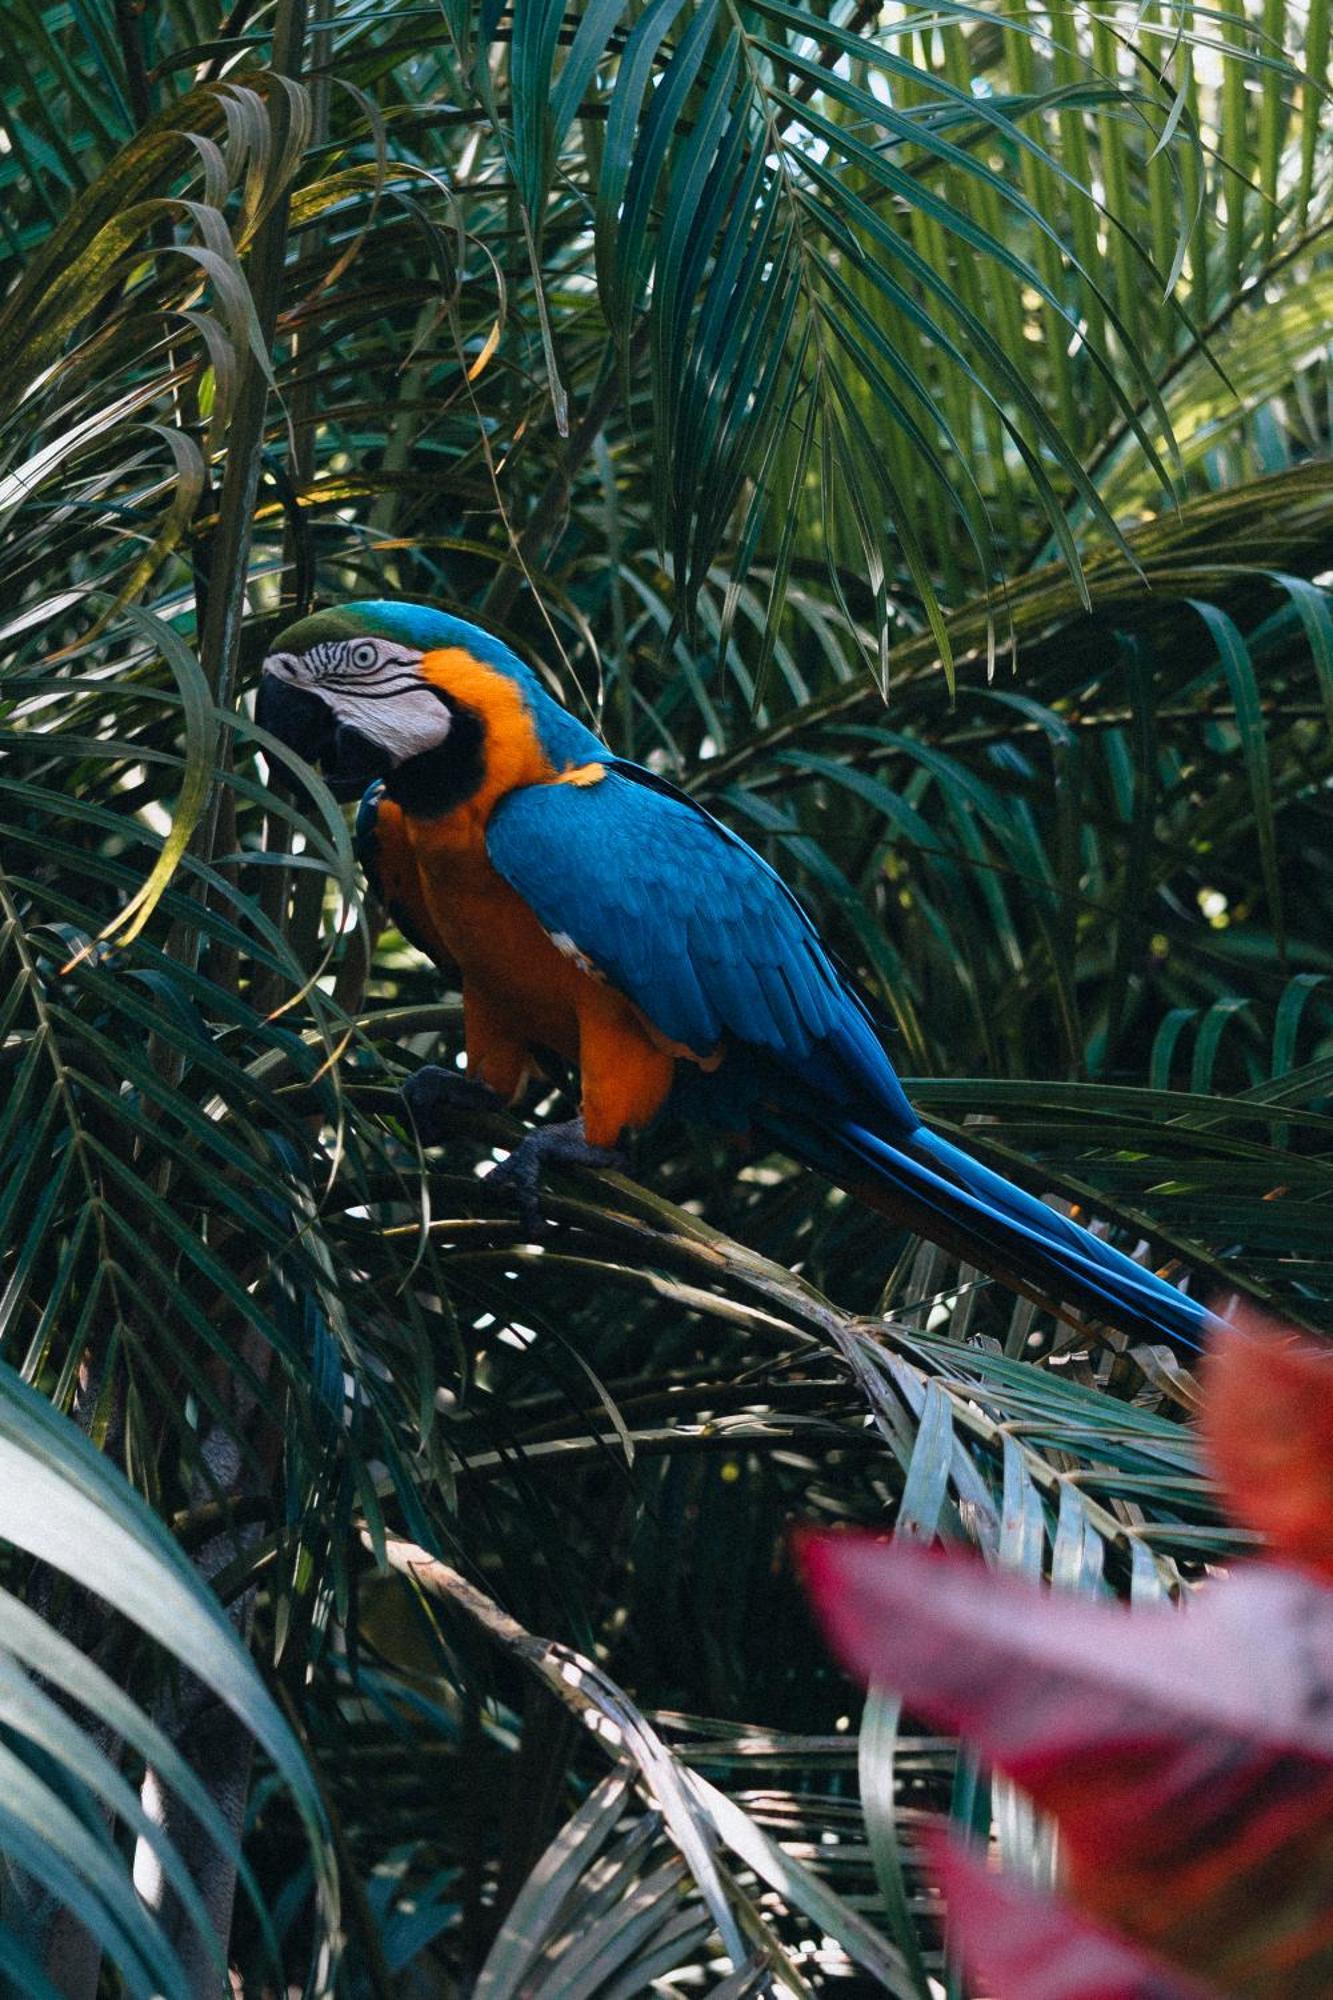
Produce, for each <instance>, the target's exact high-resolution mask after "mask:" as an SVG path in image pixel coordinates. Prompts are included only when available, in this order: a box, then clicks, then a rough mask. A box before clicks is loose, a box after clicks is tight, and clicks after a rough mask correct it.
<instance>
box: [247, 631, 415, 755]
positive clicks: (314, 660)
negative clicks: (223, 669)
mask: <svg viewBox="0 0 1333 2000" xmlns="http://www.w3.org/2000/svg"><path fill="white" fill-rule="evenodd" d="M421 659H422V656H421V654H420V653H419V652H416V651H415V650H414V649H413V648H412V647H410V646H404V645H401V644H400V643H399V642H398V641H397V640H396V639H372V638H362V639H326V640H323V641H321V642H320V643H319V644H318V645H315V646H312V647H310V649H309V651H308V652H305V653H274V654H272V655H271V656H270V657H269V658H268V659H267V660H265V662H264V671H265V673H270V674H276V675H277V676H278V678H279V679H280V680H285V681H290V682H291V683H292V685H293V686H294V687H299V688H303V689H306V690H308V692H309V693H311V694H317V695H318V696H319V698H320V700H321V701H324V702H327V703H328V705H329V707H330V708H331V709H332V710H333V713H334V714H335V715H336V716H337V718H338V720H339V722H344V723H346V724H347V726H348V727H349V728H351V729H355V730H357V731H359V733H360V734H361V735H362V736H364V737H366V738H368V740H369V741H370V742H371V743H374V744H376V745H377V746H378V747H379V748H380V749H382V750H384V751H385V753H386V754H387V756H388V757H389V758H390V760H391V761H392V763H393V764H395V765H398V764H404V763H406V762H407V760H408V758H409V757H419V756H420V755H421V753H422V752H423V751H425V750H434V749H437V748H438V747H439V745H440V744H441V743H443V742H444V739H445V738H446V736H447V735H448V734H449V730H450V728H451V726H452V724H453V716H452V714H451V713H450V710H449V708H448V706H447V704H446V703H445V702H444V701H442V700H441V698H440V696H439V695H438V694H437V693H436V692H435V690H434V689H433V688H432V687H431V686H430V684H429V682H428V681H425V680H423V679H422V676H421Z"/></svg>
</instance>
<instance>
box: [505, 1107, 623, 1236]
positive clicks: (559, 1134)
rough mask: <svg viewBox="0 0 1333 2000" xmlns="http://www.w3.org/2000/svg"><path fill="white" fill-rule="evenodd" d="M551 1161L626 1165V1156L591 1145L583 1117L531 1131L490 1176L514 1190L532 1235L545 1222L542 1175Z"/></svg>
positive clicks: (569, 1163)
mask: <svg viewBox="0 0 1333 2000" xmlns="http://www.w3.org/2000/svg"><path fill="white" fill-rule="evenodd" d="M548 1162H549V1163H551V1164H553V1165H555V1166H568V1167H624V1166H625V1165H626V1164H627V1162H626V1158H625V1155H624V1154H623V1153H622V1152H620V1151H618V1149H617V1148H616V1147H614V1146H593V1145H590V1144H589V1142H588V1139H587V1136H586V1134H585V1133H584V1130H583V1120H582V1119H581V1118H571V1119H569V1120H568V1121H567V1122H566V1123H565V1124H563V1125H542V1126H539V1127H538V1129H537V1130H536V1131H535V1132H529V1133H528V1136H527V1138H526V1139H524V1140H523V1141H522V1142H521V1143H520V1144H519V1145H518V1146H516V1147H515V1148H514V1150H513V1152H512V1153H511V1154H510V1155H509V1158H508V1159H507V1160H504V1161H502V1162H501V1164H500V1165H499V1166H498V1167H497V1168H496V1169H495V1172H494V1173H493V1174H492V1175H491V1177H490V1178H491V1180H492V1181H493V1182H494V1184H495V1185H496V1186H497V1187H510V1188H512V1189H513V1190H514V1194H515V1196H516V1197H517V1200H518V1212H519V1216H520V1219H521V1220H522V1223H523V1227H524V1228H525V1229H526V1230H527V1231H528V1233H529V1234H530V1235H535V1234H536V1233H537V1231H538V1229H539V1228H540V1227H541V1223H542V1206H541V1177H542V1169H543V1167H545V1166H546V1165H547V1163H548Z"/></svg>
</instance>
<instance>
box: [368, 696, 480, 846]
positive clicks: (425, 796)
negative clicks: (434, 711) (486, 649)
mask: <svg viewBox="0 0 1333 2000" xmlns="http://www.w3.org/2000/svg"><path fill="white" fill-rule="evenodd" d="M435 692H436V694H437V695H438V696H439V699H440V700H441V701H442V702H443V703H444V705H445V707H446V708H447V709H448V711H449V713H450V715H451V716H452V717H453V722H452V725H451V727H450V730H449V734H448V735H447V736H446V737H445V739H444V741H443V743H437V744H436V745H435V747H434V749H433V750H423V751H421V752H420V754H419V755H418V756H416V757H408V758H406V759H405V760H404V761H403V762H402V763H401V764H399V765H398V766H397V768H396V769H395V770H392V771H390V772H389V773H388V774H387V776H386V777H385V780H384V790H385V795H386V797H388V798H390V799H392V800H393V802H394V804H395V805H396V806H399V807H401V808H402V810H403V811H404V812H405V813H410V814H411V816H412V818H413V819H442V818H443V817H444V815H445V814H446V813H451V812H452V811H453V810H454V807H455V806H461V805H463V804H464V803H465V802H466V801H467V800H468V799H470V798H473V797H474V796H475V795H476V793H477V792H479V791H480V790H481V785H482V780H483V779H484V778H485V776H486V725H485V723H484V722H483V721H482V719H481V717H480V716H479V715H478V714H477V712H476V710H475V709H473V708H468V707H466V706H465V705H464V704H463V703H462V702H461V701H455V700H453V698H452V697H451V696H450V695H447V694H443V693H441V692H440V690H439V689H438V688H437V689H436V690H435Z"/></svg>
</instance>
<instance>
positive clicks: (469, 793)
mask: <svg viewBox="0 0 1333 2000" xmlns="http://www.w3.org/2000/svg"><path fill="white" fill-rule="evenodd" d="M255 715H256V720H257V721H258V722H259V725H260V727H261V728H263V729H267V730H269V731H271V733H272V734H273V735H274V736H276V737H277V738H278V739H279V741H280V742H283V743H285V744H286V745H287V746H288V748H289V749H291V750H295V751H296V752H297V754H298V755H299V756H301V757H304V758H305V760H306V761H307V763H310V764H317V765H318V766H319V767H320V769H321V770H322V772H323V774H324V777H325V779H326V780H327V782H328V785H329V788H330V790H331V791H332V792H333V794H334V796H335V797H336V798H344V799H350V798H358V797H360V795H361V793H362V792H364V791H365V789H366V788H367V786H368V785H371V784H373V783H374V782H375V781H376V780H377V779H379V780H383V782H384V785H385V788H386V790H387V791H388V793H389V796H390V797H391V798H395V799H396V800H397V801H398V803H400V804H401V805H402V806H403V808H404V810H406V811H408V812H411V813H414V814H439V813H445V812H449V811H451V810H452V809H453V807H454V806H456V805H458V804H459V803H461V802H462V801H464V800H467V799H471V798H474V797H476V796H477V795H479V794H481V793H483V792H484V793H486V794H488V795H490V796H492V797H498V796H500V795H501V794H502V793H503V792H504V791H506V790H508V789H510V788H511V787H512V786H513V785H516V784H531V783H535V782H537V781H538V780H539V779H540V778H541V777H543V776H546V775H549V773H550V772H551V771H561V770H564V769H566V768H567V767H568V766H570V765H571V764H577V763H580V762H583V761H586V759H587V758H588V757H589V756H596V755H597V754H598V751H599V750H600V749H601V745H600V744H599V742H598V739H597V738H596V737H595V736H594V735H593V734H592V732H591V731H590V730H588V729H585V728H584V726H583V724H582V723H580V722H577V721H576V720H575V718H574V717H573V716H572V715H570V714H569V713H568V711H567V710H565V709H563V708H561V707H560V705H559V703H558V702H556V701H553V700H552V698H551V696H550V695H548V694H547V693H546V691H545V689H544V688H543V687H542V685H541V683H540V682H539V681H538V679H537V677H536V675H535V674H534V673H533V672H532V671H531V669H530V668H528V667H526V666H524V664H523V662H522V661H521V660H520V659H519V658H518V656H517V654H516V653H513V652H511V650H510V649H509V647H508V646H506V645H505V644H504V643H503V641H501V640H499V639H496V638H493V637H492V636H491V634H490V633H489V632H483V631H482V629H481V627H480V626H478V625H471V624H469V623H468V622H467V621H466V620H465V619H462V618H453V617H450V616H449V614H448V613H447V612H443V611H437V610H435V609H434V608H433V607H432V606H430V605H426V604H395V603H389V602H387V601H383V600H380V599H366V600H363V601H361V602H358V603H352V604H343V605H340V606H338V607H337V608H336V609H333V610H329V611H317V612H315V613H314V614H313V616H311V617H309V618H302V619H299V620H298V621H297V623H296V624H294V625H289V626H288V627H287V628H286V630H285V631H283V632H280V633H279V634H278V637H277V638H276V639H275V640H274V642H273V650H272V651H271V652H270V653H269V655H268V657H267V659H266V660H265V661H264V669H263V674H262V676H261V678H260V683H259V695H258V700H257V703H256V709H255Z"/></svg>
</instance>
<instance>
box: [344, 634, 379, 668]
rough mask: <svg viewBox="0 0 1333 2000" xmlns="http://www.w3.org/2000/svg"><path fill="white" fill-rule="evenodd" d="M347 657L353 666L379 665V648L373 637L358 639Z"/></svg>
mask: <svg viewBox="0 0 1333 2000" xmlns="http://www.w3.org/2000/svg"><path fill="white" fill-rule="evenodd" d="M348 657H349V659H350V662H351V664H352V665H353V666H354V667H375V666H378V665H379V658H380V649H379V647H378V646H377V645H376V644H375V641H374V640H373V639H358V641H357V643H356V644H355V645H354V646H353V648H352V650H351V653H350V654H349V656H348Z"/></svg>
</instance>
